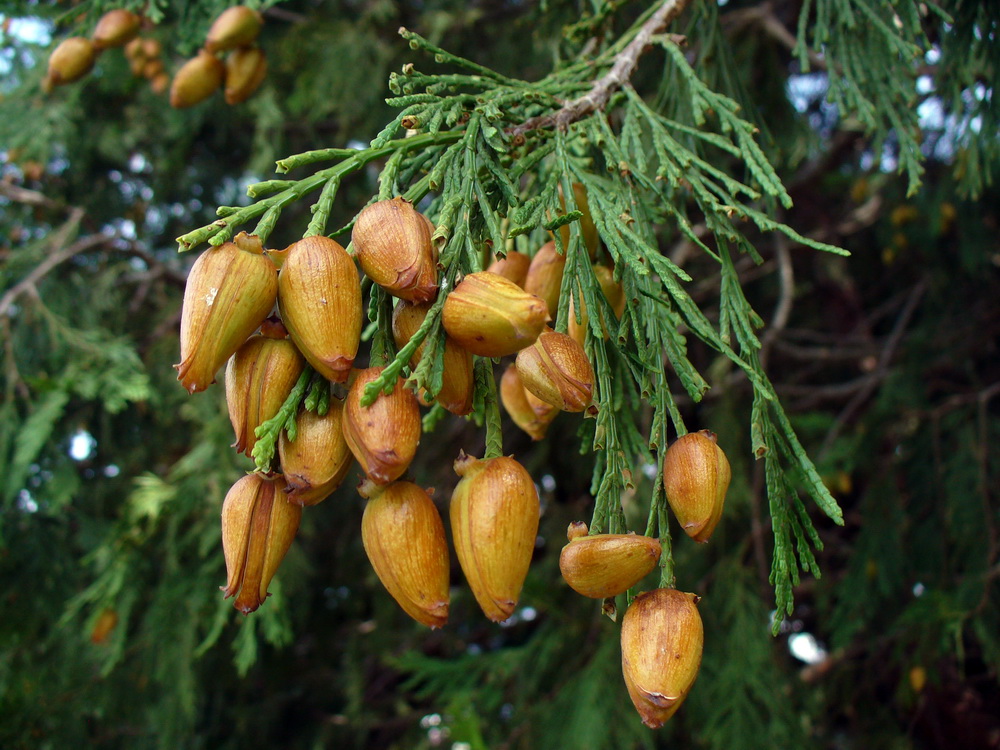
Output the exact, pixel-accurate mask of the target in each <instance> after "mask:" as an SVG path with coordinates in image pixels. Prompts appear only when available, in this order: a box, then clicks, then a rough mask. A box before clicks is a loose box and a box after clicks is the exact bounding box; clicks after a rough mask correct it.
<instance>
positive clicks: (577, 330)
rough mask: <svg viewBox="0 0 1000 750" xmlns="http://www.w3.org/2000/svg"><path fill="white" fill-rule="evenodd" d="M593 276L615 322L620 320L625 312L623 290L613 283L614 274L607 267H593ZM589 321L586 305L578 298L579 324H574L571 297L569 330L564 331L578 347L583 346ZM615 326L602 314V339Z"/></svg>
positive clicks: (574, 313)
mask: <svg viewBox="0 0 1000 750" xmlns="http://www.w3.org/2000/svg"><path fill="white" fill-rule="evenodd" d="M594 276H596V277H597V282H598V283H599V284H600V285H601V291H602V292H603V293H604V297H605V299H607V301H608V303H609V304H610V305H611V308H612V309H613V310H614V311H615V320H616V321H617V320H618V319H619V318H621V316H622V313H623V312H625V290H624V289H623V288H622V285H621V284H619V283H618V282H617V281H615V276H614V272H613V271H612V270H611V269H610V268H608V267H607V266H601V265H595V266H594ZM589 320H590V315H589V313H588V311H587V303H586V302H584V301H583V298H582V297H581V298H580V322H579V323H577V322H576V307H575V305H574V304H573V299H572V297H571V298H570V301H569V328H568V330H567V331H566V332H567V333H568V334H569V335H570V337H572V339H573V340H574V341H576V342H577V343H578V344H579V345H580V346H583V344H584V342H585V341H586V338H587V325H588V322H589ZM615 328H616V325H615V324H614V323H611V324H610V325H609V324H608V321H607V320H605V318H604V316H603V313H602V317H601V329H602V330H603V331H604V338H605V339H607V338H608V336H609V333H610V332H611V331H613V330H615Z"/></svg>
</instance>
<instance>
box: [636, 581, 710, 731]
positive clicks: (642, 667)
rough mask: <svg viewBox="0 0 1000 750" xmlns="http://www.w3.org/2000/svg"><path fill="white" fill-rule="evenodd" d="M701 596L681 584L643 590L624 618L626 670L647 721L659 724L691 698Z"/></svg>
mask: <svg viewBox="0 0 1000 750" xmlns="http://www.w3.org/2000/svg"><path fill="white" fill-rule="evenodd" d="M697 603H698V597H697V596H695V595H694V594H685V593H682V592H680V591H677V590H676V589H656V590H654V591H647V592H646V593H644V594H639V596H637V597H636V598H635V601H633V602H632V606H630V607H629V608H628V611H627V612H626V613H625V618H624V619H623V620H622V636H621V637H622V675H623V676H624V678H625V686H626V687H627V688H628V694H629V697H630V698H631V699H632V703H633V704H634V705H635V709H636V711H638V712H639V716H640V717H641V718H642V723H643V724H645V725H646V726H647V727H650V728H651V729H659V728H660V727H661V726H663V725H664V723H666V721H667V720H668V719H669V718H670V717H671V716H673V715H674V712H676V711H677V709H678V708H680V705H681V703H683V702H684V699H685V698H687V696H688V693H689V692H690V691H691V686H692V685H694V681H695V679H696V678H697V676H698V668H699V666H701V652H702V647H703V645H704V637H705V636H704V629H703V627H702V624H701V615H699V614H698V608H697V607H696V606H695V605H696V604H697Z"/></svg>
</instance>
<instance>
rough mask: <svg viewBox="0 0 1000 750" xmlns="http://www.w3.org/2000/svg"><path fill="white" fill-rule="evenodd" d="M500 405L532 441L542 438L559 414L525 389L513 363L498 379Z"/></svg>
mask: <svg viewBox="0 0 1000 750" xmlns="http://www.w3.org/2000/svg"><path fill="white" fill-rule="evenodd" d="M500 403H502V404H503V408H504V409H505V410H506V412H507V414H508V415H509V416H510V418H511V419H512V420H513V421H514V424H516V425H517V426H518V427H520V428H521V429H522V430H524V431H525V432H526V433H528V435H530V436H531V439H532V440H541V439H542V438H544V437H545V433H546V432H547V431H548V429H549V424H551V423H552V420H553V419H555V418H556V415H557V414H558V413H559V410H558V409H556V407H554V406H552V404H547V403H545V402H544V401H542V400H541V399H539V398H537V397H536V396H535V395H534V394H532V393H529V392H528V391H527V390H526V389H525V387H524V386H523V385H522V384H521V376H520V375H518V373H517V365H515V364H513V363H512V364H510V365H508V366H507V369H506V370H504V373H503V377H501V378H500Z"/></svg>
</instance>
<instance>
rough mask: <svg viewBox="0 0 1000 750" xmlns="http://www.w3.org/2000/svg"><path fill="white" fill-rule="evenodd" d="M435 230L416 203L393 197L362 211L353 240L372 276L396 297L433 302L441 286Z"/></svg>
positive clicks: (361, 259)
mask: <svg viewBox="0 0 1000 750" xmlns="http://www.w3.org/2000/svg"><path fill="white" fill-rule="evenodd" d="M433 231H434V229H433V227H432V226H431V225H430V222H428V221H427V219H426V218H425V217H424V216H423V215H422V214H420V213H418V212H417V210H416V209H415V208H413V204H411V203H410V202H409V201H406V200H404V199H403V198H392V199H391V200H384V201H378V202H377V203H373V204H372V205H370V206H368V207H367V208H365V209H364V210H363V211H361V213H360V214H358V219H357V221H356V222H355V224H354V231H353V232H352V233H351V241H352V242H353V243H354V250H355V252H356V253H357V257H358V263H359V264H360V265H361V270H362V271H364V272H365V275H366V276H368V278H370V279H371V280H372V281H374V282H375V283H376V284H378V285H379V286H381V287H382V288H383V289H385V290H386V291H387V292H389V294H392V295H394V296H396V297H401V298H402V299H405V300H409V301H410V302H429V301H430V300H432V299H434V297H435V296H436V294H437V288H438V284H437V251H436V250H435V248H434V245H433V244H432V243H431V233H432V232H433Z"/></svg>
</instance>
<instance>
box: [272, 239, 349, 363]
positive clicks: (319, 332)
mask: <svg viewBox="0 0 1000 750" xmlns="http://www.w3.org/2000/svg"><path fill="white" fill-rule="evenodd" d="M284 254H285V259H284V263H283V265H282V266H281V273H280V274H279V276H278V309H279V310H280V312H281V320H282V321H283V322H284V324H285V327H286V328H288V333H289V335H290V336H291V337H292V341H294V342H295V345H296V346H297V347H299V350H300V351H301V352H302V354H303V355H305V358H306V359H307V360H308V361H309V364H311V365H312V366H313V367H314V368H315V369H316V371H317V372H318V373H320V374H321V375H322V376H323V377H325V378H326V379H327V380H332V381H334V382H335V383H343V382H344V381H346V380H347V376H348V375H349V374H350V372H351V366H352V364H353V363H354V357H355V355H356V354H357V353H358V343H359V341H360V340H361V283H360V281H359V280H358V271H357V269H356V268H355V266H354V262H353V261H352V260H351V256H349V255H348V254H347V251H346V250H344V248H342V247H341V246H340V245H339V244H337V243H336V242H334V241H333V240H331V239H329V238H327V237H322V236H315V237H306V238H305V239H302V240H299V241H298V242H295V243H293V244H292V245H290V246H289V247H288V248H286V250H285V251H284Z"/></svg>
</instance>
